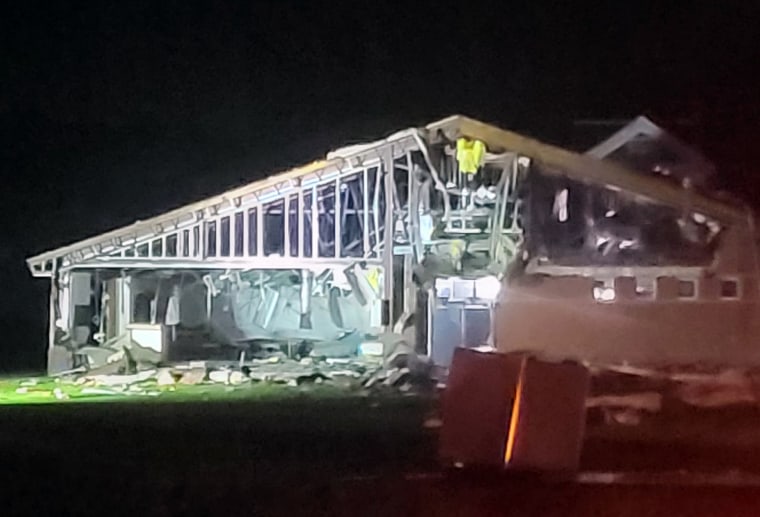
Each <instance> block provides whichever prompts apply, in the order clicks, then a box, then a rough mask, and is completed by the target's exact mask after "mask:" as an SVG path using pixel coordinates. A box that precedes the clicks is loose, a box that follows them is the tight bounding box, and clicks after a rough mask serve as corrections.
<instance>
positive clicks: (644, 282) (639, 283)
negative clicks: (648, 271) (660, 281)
mask: <svg viewBox="0 0 760 517" xmlns="http://www.w3.org/2000/svg"><path fill="white" fill-rule="evenodd" d="M655 291H656V283H655V281H654V280H653V279H651V278H638V277H637V278H636V291H635V292H636V298H638V299H640V300H653V299H654V297H655Z"/></svg>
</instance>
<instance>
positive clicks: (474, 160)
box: [457, 138, 486, 208]
mask: <svg viewBox="0 0 760 517" xmlns="http://www.w3.org/2000/svg"><path fill="white" fill-rule="evenodd" d="M485 155H486V144H484V143H483V142H481V141H480V140H468V139H466V138H460V139H458V140H457V162H458V163H459V172H460V173H461V174H463V175H464V178H463V179H464V182H463V183H464V184H463V185H461V186H462V200H461V202H462V208H464V207H467V208H472V207H473V203H474V201H475V199H474V197H473V194H474V192H475V191H476V190H477V188H478V187H477V175H478V170H479V169H480V166H481V165H482V164H483V158H485Z"/></svg>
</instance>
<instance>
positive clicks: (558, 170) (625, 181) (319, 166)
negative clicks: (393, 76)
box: [27, 115, 747, 272]
mask: <svg viewBox="0 0 760 517" xmlns="http://www.w3.org/2000/svg"><path fill="white" fill-rule="evenodd" d="M422 134H427V136H428V137H429V138H430V140H431V141H435V139H436V138H437V136H436V135H438V134H443V135H445V136H446V137H447V138H449V139H455V138H459V137H468V138H473V139H479V140H482V141H484V142H485V143H486V145H487V146H488V148H489V150H492V151H494V152H497V151H511V152H516V153H518V154H521V155H524V156H527V157H530V158H531V159H533V160H536V161H538V162H540V163H542V164H544V165H546V166H548V168H549V172H553V173H555V174H562V175H566V176H568V177H570V178H573V179H577V180H580V181H585V182H591V183H596V184H601V185H605V186H608V187H609V188H612V189H616V190H627V191H630V192H635V193H636V194H637V195H639V196H641V197H643V198H647V199H651V200H653V201H657V202H660V203H664V204H668V205H674V206H681V205H682V204H683V203H684V201H685V200H686V196H687V194H686V192H685V191H684V190H683V189H681V188H678V187H675V186H672V185H668V184H666V183H664V182H662V181H661V180H659V179H657V178H654V177H646V176H643V175H641V174H639V173H636V172H633V171H631V170H629V169H627V168H624V167H622V166H620V165H617V164H615V163H611V162H609V161H606V160H599V159H597V158H596V157H595V156H594V155H593V154H591V155H588V156H585V155H581V154H578V153H575V152H572V151H568V150H565V149H561V148H559V147H555V146H552V145H549V144H545V143H542V142H539V141H538V140H534V139H531V138H528V137H525V136H522V135H519V134H517V133H513V132H511V131H507V130H504V129H500V128H498V127H495V126H493V125H489V124H486V123H483V122H479V121H477V120H473V119H471V118H468V117H464V116H461V115H454V116H451V117H448V118H445V119H442V120H439V121H437V122H433V123H431V124H429V125H428V126H426V127H425V128H423V129H416V128H410V129H407V130H403V131H400V132H397V133H394V134H393V135H391V136H389V137H387V138H384V139H382V140H378V141H375V142H371V143H368V144H362V145H354V146H350V147H346V148H342V149H339V150H336V151H333V152H331V153H328V155H327V157H326V159H323V160H318V161H315V162H312V163H309V164H307V165H303V166H301V167H296V168H294V169H291V170H288V171H285V172H281V173H279V174H276V175H273V176H269V177H268V178H265V179H262V180H259V181H254V182H252V183H249V184H247V185H244V186H242V187H239V188H236V189H232V190H229V191H227V192H224V193H222V194H220V195H217V196H213V197H210V198H207V199H204V200H202V201H198V202H196V203H191V204H189V205H186V206H183V207H181V208H177V209H174V210H171V211H169V212H166V213H164V214H161V215H159V216H156V217H153V218H151V219H148V220H145V221H136V222H135V223H133V224H131V225H128V226H125V227H122V228H118V229H115V230H112V231H110V232H106V233H103V234H100V235H97V236H94V237H91V238H89V239H85V240H82V241H79V242H76V243H73V244H70V245H67V246H63V247H61V248H58V249H55V250H51V251H48V252H45V253H41V254H39V255H36V256H34V257H31V258H29V259H28V260H27V263H28V265H29V267H30V269H32V271H33V272H34V269H35V267H37V268H39V265H40V264H47V263H48V262H50V261H53V260H56V259H57V258H59V257H62V256H65V255H67V254H70V253H74V252H78V251H79V250H84V249H93V248H95V249H100V248H107V247H109V246H110V247H112V246H115V245H116V244H114V243H120V242H122V240H125V239H133V238H136V237H137V236H140V235H143V234H151V235H152V234H153V233H154V232H156V230H157V229H159V230H160V229H161V228H169V227H176V226H177V225H180V224H183V223H186V222H188V221H190V220H192V221H194V220H196V217H197V213H198V212H202V211H204V210H209V209H218V208H219V207H221V206H228V205H230V204H235V203H239V202H240V200H241V198H246V197H250V196H255V197H256V198H259V197H260V196H263V195H266V193H267V192H277V191H278V190H279V189H280V188H282V186H283V185H288V186H290V185H292V184H293V183H294V182H297V183H301V184H306V183H307V182H309V181H311V180H316V179H318V178H319V177H321V176H322V175H324V174H326V173H328V172H329V171H331V170H332V171H335V170H340V168H341V167H342V166H344V165H345V164H346V162H347V161H349V160H360V161H361V160H365V159H367V158H368V157H372V158H374V159H378V158H379V157H380V155H381V154H382V153H387V152H388V149H393V148H395V149H396V150H397V151H401V150H404V149H409V148H412V147H415V148H416V147H417V146H416V142H418V141H419V137H420V135H422ZM690 195H691V197H690V198H689V202H690V205H691V207H692V209H693V210H695V211H699V212H702V213H704V214H706V215H710V216H712V217H715V218H718V219H723V220H744V219H745V218H746V217H747V214H746V213H745V212H744V211H742V210H740V209H738V208H736V207H735V206H733V205H729V204H726V203H723V202H720V201H716V200H713V199H710V198H707V197H704V196H701V195H698V194H690ZM104 251H105V250H104Z"/></svg>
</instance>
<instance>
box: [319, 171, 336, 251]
mask: <svg viewBox="0 0 760 517" xmlns="http://www.w3.org/2000/svg"><path fill="white" fill-rule="evenodd" d="M317 207H318V209H319V250H318V256H320V257H334V256H335V245H336V242H335V216H336V214H335V184H334V183H330V184H329V185H325V186H323V187H321V188H319V189H318V190H317Z"/></svg>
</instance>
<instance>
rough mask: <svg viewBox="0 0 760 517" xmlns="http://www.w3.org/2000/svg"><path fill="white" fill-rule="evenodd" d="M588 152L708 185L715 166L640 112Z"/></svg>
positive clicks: (633, 168)
mask: <svg viewBox="0 0 760 517" xmlns="http://www.w3.org/2000/svg"><path fill="white" fill-rule="evenodd" d="M586 154H588V155H589V156H593V157H595V158H599V159H607V160H611V161H614V162H616V163H619V164H621V165H623V166H624V167H627V168H629V169H632V170H638V171H640V172H643V173H647V174H660V175H663V176H671V177H673V178H675V179H677V180H678V181H683V180H684V179H686V178H689V179H690V180H691V183H692V184H693V185H700V186H701V185H705V184H706V183H707V182H708V180H709V179H710V178H711V177H712V176H713V175H714V174H715V167H714V166H713V164H712V163H710V161H709V160H708V159H707V158H706V157H705V156H703V155H702V154H701V153H700V152H699V151H697V150H696V149H694V148H692V147H691V146H689V145H688V144H686V143H685V142H683V141H682V140H680V139H679V138H677V137H675V136H674V135H672V134H670V133H669V132H668V131H666V130H665V129H663V128H662V127H660V126H658V125H657V124H655V123H654V122H653V121H652V120H650V119H649V118H647V117H645V116H643V115H642V116H639V117H636V118H635V119H633V120H632V121H631V122H629V123H628V124H626V125H625V126H624V127H622V128H621V129H620V130H618V131H616V132H615V133H614V134H612V135H611V136H609V137H608V138H607V139H605V140H604V141H602V142H600V143H598V144H597V145H595V146H594V147H593V148H591V149H589V150H588V151H587V152H586Z"/></svg>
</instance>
